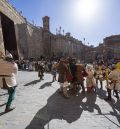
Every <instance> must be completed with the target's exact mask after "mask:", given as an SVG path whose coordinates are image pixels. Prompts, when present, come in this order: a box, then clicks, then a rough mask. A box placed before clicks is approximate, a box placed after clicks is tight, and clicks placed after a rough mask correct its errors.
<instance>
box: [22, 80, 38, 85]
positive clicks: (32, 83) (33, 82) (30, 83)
mask: <svg viewBox="0 0 120 129" xmlns="http://www.w3.org/2000/svg"><path fill="white" fill-rule="evenodd" d="M38 82H40V79H38V80H34V81H32V82H29V83H27V84H25V85H24V86H29V85H34V84H36V83H38Z"/></svg>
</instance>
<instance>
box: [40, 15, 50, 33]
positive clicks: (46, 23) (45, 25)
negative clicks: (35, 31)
mask: <svg viewBox="0 0 120 129" xmlns="http://www.w3.org/2000/svg"><path fill="white" fill-rule="evenodd" d="M49 19H50V18H49V17H48V16H45V17H43V18H42V20H43V29H44V30H45V31H50V28H49Z"/></svg>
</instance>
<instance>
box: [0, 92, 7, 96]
mask: <svg viewBox="0 0 120 129" xmlns="http://www.w3.org/2000/svg"><path fill="white" fill-rule="evenodd" d="M5 95H8V93H4V94H0V96H5Z"/></svg>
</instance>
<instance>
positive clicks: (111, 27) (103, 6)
mask: <svg viewBox="0 0 120 129" xmlns="http://www.w3.org/2000/svg"><path fill="white" fill-rule="evenodd" d="M9 2H10V3H11V4H12V5H13V6H14V7H15V8H16V9H17V10H18V11H22V15H23V16H24V17H26V18H27V20H28V21H29V22H32V20H34V23H35V24H36V25H37V26H42V17H43V16H46V15H47V16H49V17H50V30H51V32H52V33H56V28H57V29H59V27H60V26H61V27H62V29H64V31H65V33H66V32H70V33H71V35H72V36H73V37H75V38H76V39H79V40H81V41H83V39H84V38H85V39H86V41H85V42H86V44H87V43H89V44H91V45H94V46H97V45H98V44H99V43H101V42H103V38H105V37H107V36H110V35H117V34H120V13H119V12H120V7H119V5H120V0H9Z"/></svg>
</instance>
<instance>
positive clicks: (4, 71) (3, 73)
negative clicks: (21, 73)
mask: <svg viewBox="0 0 120 129" xmlns="http://www.w3.org/2000/svg"><path fill="white" fill-rule="evenodd" d="M17 71H18V66H17V64H16V63H15V62H14V61H13V57H12V55H11V54H10V53H9V54H8V55H6V56H4V57H3V56H1V55H0V88H4V87H6V88H7V90H8V95H9V97H8V101H7V104H6V108H5V112H9V111H11V110H13V109H14V108H15V107H11V104H12V101H13V99H14V95H15V88H16V86H17V83H16V75H17Z"/></svg>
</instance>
